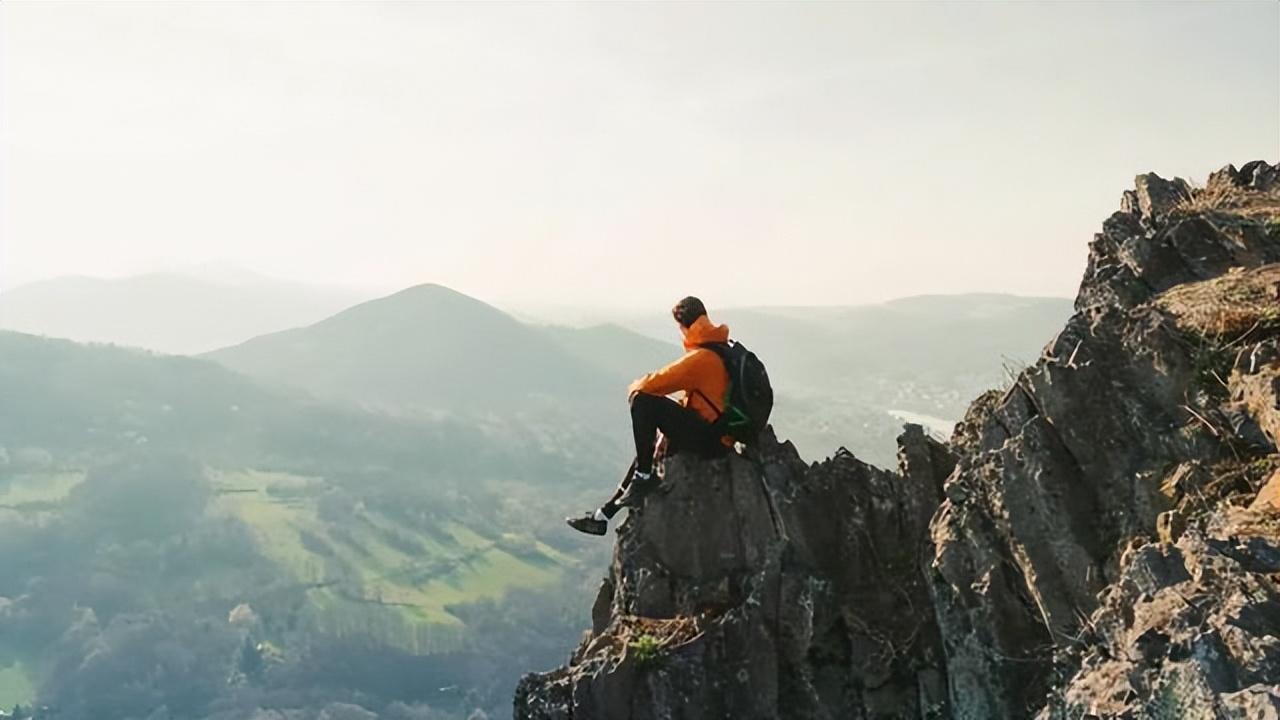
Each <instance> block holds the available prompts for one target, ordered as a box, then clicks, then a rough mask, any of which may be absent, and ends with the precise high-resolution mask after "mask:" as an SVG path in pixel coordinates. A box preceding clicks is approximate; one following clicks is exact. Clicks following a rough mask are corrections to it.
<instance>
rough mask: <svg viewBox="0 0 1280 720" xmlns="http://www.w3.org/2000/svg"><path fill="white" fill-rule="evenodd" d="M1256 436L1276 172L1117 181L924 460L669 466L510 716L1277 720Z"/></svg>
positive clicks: (1277, 508) (1279, 320) (1264, 379)
mask: <svg viewBox="0 0 1280 720" xmlns="http://www.w3.org/2000/svg"><path fill="white" fill-rule="evenodd" d="M852 370H855V369H851V371H852ZM1278 439H1280V168H1278V167H1277V166H1274V165H1269V164H1267V163H1264V162H1253V163H1249V164H1247V165H1245V166H1243V167H1241V168H1239V169H1236V168H1234V167H1227V168H1224V169H1223V170H1221V171H1219V172H1217V173H1214V174H1213V175H1212V176H1211V177H1210V178H1209V181H1208V183H1207V184H1206V186H1205V187H1204V188H1202V189H1196V188H1193V187H1192V186H1190V185H1189V184H1187V183H1186V182H1183V181H1181V180H1172V181H1168V180H1164V179H1162V178H1160V177H1158V176H1155V175H1144V176H1140V177H1139V178H1138V179H1137V182H1136V187H1135V189H1134V190H1132V191H1129V192H1127V193H1125V195H1124V197H1123V198H1122V202H1121V210H1120V211H1119V212H1117V213H1115V214H1114V215H1112V216H1111V217H1110V218H1108V219H1107V220H1106V221H1105V222H1104V223H1103V229H1102V232H1101V233H1100V234H1098V235H1097V236H1096V237H1095V239H1094V241H1093V243H1092V244H1091V246H1090V255H1089V262H1088V267H1087V269H1086V272H1085V277H1084V280H1083V282H1082V284H1081V287H1080V292H1079V295H1078V297H1077V300H1076V313H1075V315H1074V316H1073V317H1072V318H1071V319H1070V320H1069V321H1068V323H1067V324H1066V327H1064V328H1063V330H1062V331H1061V332H1060V333H1059V334H1058V336H1057V337H1056V338H1054V339H1053V341H1052V342H1050V343H1049V345H1048V346H1047V347H1046V348H1045V350H1044V353H1043V355H1042V357H1041V358H1040V359H1039V361H1038V362H1036V363H1035V364H1034V365H1033V366H1032V367H1030V368H1028V369H1026V370H1025V371H1023V372H1022V373H1020V374H1019V375H1018V376H1017V378H1016V379H1015V380H1014V381H1013V382H1012V384H1011V385H1010V386H1009V387H1008V388H1006V389H1004V390H1000V391H992V392H989V393H987V394H985V395H983V396H982V397H980V398H978V399H977V400H976V401H975V402H974V403H973V405H972V406H971V407H970V409H969V411H968V413H967V415H966V417H965V418H964V420H963V421H962V422H961V423H960V424H959V425H958V426H957V428H956V431H955V434H954V435H953V437H952V438H951V440H950V442H949V443H947V444H946V445H943V444H941V443H938V442H936V441H933V440H930V439H929V438H927V437H926V436H925V435H924V434H923V432H922V431H921V430H920V429H919V428H914V427H908V429H907V432H906V433H905V434H904V435H903V437H902V438H900V448H901V449H900V452H899V460H900V467H899V471H898V472H896V473H894V472H888V471H884V470H879V469H876V468H873V467H871V466H868V465H866V464H864V463H861V462H859V461H858V460H856V459H855V458H853V457H852V456H850V455H848V454H847V453H840V454H837V455H836V456H835V457H833V458H832V459H830V460H828V461H826V462H823V463H819V464H815V465H811V466H805V465H804V464H803V463H802V462H801V461H800V460H799V458H798V457H797V456H796V454H795V452H794V450H793V449H792V448H791V447H790V446H789V445H785V444H781V445H780V444H777V443H776V441H774V440H773V439H772V438H770V439H768V440H767V441H766V442H765V443H763V445H762V446H761V447H760V448H759V449H758V450H757V451H756V453H757V454H755V455H754V456H752V457H750V458H748V457H738V456H733V457H730V458H728V459H726V460H723V461H717V462H713V463H705V462H700V461H697V460H693V459H687V458H675V459H672V460H671V461H669V462H668V464H667V466H666V469H665V473H666V474H665V480H664V484H665V486H666V487H667V488H668V489H669V490H668V492H667V493H666V494H663V495H659V496H655V497H653V498H651V499H650V500H649V501H648V502H647V504H646V506H645V507H644V508H643V509H642V510H640V511H637V512H635V513H634V514H633V515H632V517H630V518H628V520H627V521H626V522H625V523H624V524H623V526H622V527H621V528H620V529H619V537H618V542H617V546H616V549H615V555H614V562H613V567H612V569H611V575H610V577H609V579H608V580H606V582H605V584H604V587H603V588H602V589H601V594H600V597H599V599H598V600H597V603H596V610H595V612H594V613H593V615H594V617H593V625H594V627H593V628H592V631H591V632H590V633H588V635H587V636H586V637H585V638H584V640H583V643H582V645H581V646H580V647H579V648H578V650H577V651H576V652H575V653H574V655H573V657H572V658H571V661H570V663H569V665H568V666H566V667H565V668H561V669H559V670H556V671H553V672H551V673H547V674H542V675H530V676H527V677H526V678H525V679H524V680H523V681H522V683H521V685H520V688H519V691H518V694H517V698H516V717H517V718H566V719H567V718H574V719H582V718H609V719H611V720H612V719H614V718H617V719H619V720H628V719H631V718H635V719H640V718H729V717H732V718H775V717H776V718H919V717H955V718H975V719H977V718H983V719H986V718H1028V717H1033V716H1039V717H1041V718H1044V719H1046V720H1058V719H1060V718H1062V719H1065V718H1079V717H1124V718H1165V717H1179V718H1182V717H1185V718H1231V717H1242V718H1243V717H1249V718H1253V717H1259V718H1261V717H1273V716H1274V717H1280V689H1277V688H1278V686H1280V586H1278V585H1277V581H1278V579H1280V518H1278V517H1277V513H1280V479H1276V478H1280V453H1278V451H1280V448H1278V447H1277V444H1276V443H1277V440H1278ZM1269 478H1270V479H1271V480H1270V481H1269ZM1264 485H1266V486H1267V487H1266V489H1265V491H1264V492H1262V493H1261V494H1259V491H1260V489H1263V488H1264Z"/></svg>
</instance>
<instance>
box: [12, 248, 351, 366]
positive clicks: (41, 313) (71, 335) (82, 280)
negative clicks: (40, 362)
mask: <svg viewBox="0 0 1280 720" xmlns="http://www.w3.org/2000/svg"><path fill="white" fill-rule="evenodd" d="M361 298H362V295H361V293H359V292H358V291H355V290H350V289H343V288H335V287H328V286H317V285H307V284H301V283H292V282H285V281H280V280H274V279H272V278H268V277H265V276H262V275H258V274H256V273H253V272H251V271H245V270H239V269H234V268H227V267H217V268H204V267H198V268H194V269H192V270H191V271H175V272H157V273H147V274H144V275H135V276H131V277H125V278H93V277H84V276H70V277H61V278H54V279H52V280H45V281H41V282H36V283H31V284H29V285H22V286H19V287H16V288H12V289H10V290H6V291H4V292H0V329H5V330H16V331H18V332H25V333H29V334H35V335H45V336H49V337H60V338H67V339H70V340H77V341H80V342H100V343H112V344H116V345H125V346H131V347H140V348H145V349H148V350H155V351H159V352H165V353H172V354H195V353H201V352H207V351H209V350H213V349H216V348H219V347H224V346H226V345H229V344H232V343H236V342H239V341H241V340H243V339H245V338H247V337H253V336H255V335H260V334H262V333H266V332H271V331H274V330H280V329H283V328H287V327H294V326H297V325H303V324H306V323H309V322H314V321H316V320H318V319H320V318H323V317H325V316H327V315H330V314H332V313H334V312H337V311H338V310H341V309H342V308H344V307H347V306H349V305H351V304H352V303H354V302H357V301H359V300H360V299H361Z"/></svg>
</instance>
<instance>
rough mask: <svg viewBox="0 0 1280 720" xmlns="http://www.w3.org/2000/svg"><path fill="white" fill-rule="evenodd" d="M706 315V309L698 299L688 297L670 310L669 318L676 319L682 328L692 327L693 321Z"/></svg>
mask: <svg viewBox="0 0 1280 720" xmlns="http://www.w3.org/2000/svg"><path fill="white" fill-rule="evenodd" d="M706 314H707V307H706V306H705V305H703V304H702V301H701V300H699V299H698V298H696V297H694V296H692V295H690V296H689V297H687V298H685V299H683V300H681V301H680V302H678V303H676V306H675V307H673V308H671V317H673V318H675V319H676V322H678V323H680V325H681V326H682V327H689V326H690V325H693V323H694V321H695V320H697V319H698V318H700V317H702V316H703V315H706Z"/></svg>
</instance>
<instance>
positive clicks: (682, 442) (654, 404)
mask: <svg viewBox="0 0 1280 720" xmlns="http://www.w3.org/2000/svg"><path fill="white" fill-rule="evenodd" d="M659 430H661V431H662V435H663V436H664V437H666V439H667V454H672V453H676V452H684V451H688V452H694V453H697V454H699V455H702V456H703V457H715V456H717V455H720V454H723V453H724V452H725V446H724V443H722V442H720V433H719V432H718V431H717V430H716V429H715V428H714V427H713V426H712V425H711V423H709V422H707V421H706V419H705V418H703V417H702V416H701V415H699V414H698V413H697V411H695V410H691V409H689V408H687V407H684V406H682V405H681V404H680V403H677V402H676V401H674V400H672V399H671V398H668V397H663V396H660V395H650V394H648V393H638V394H637V395H636V396H635V398H634V399H633V400H632V401H631V432H632V434H633V435H634V436H635V441H636V460H635V463H634V464H633V465H632V467H631V470H629V471H628V472H627V475H626V477H624V478H623V479H622V482H621V483H620V484H619V485H618V490H617V491H616V492H615V493H614V494H613V497H611V498H609V502H607V503H605V504H604V507H603V508H602V509H603V510H604V513H605V515H608V516H609V517H613V516H614V514H615V513H617V512H618V510H619V509H620V508H619V507H618V503H617V501H618V499H619V498H621V497H622V494H623V493H624V492H626V489H627V486H628V485H630V484H631V476H632V473H633V472H641V473H646V474H648V473H651V472H653V451H654V444H655V443H656V442H657V439H658V431H659Z"/></svg>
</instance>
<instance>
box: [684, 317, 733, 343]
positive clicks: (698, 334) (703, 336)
mask: <svg viewBox="0 0 1280 720" xmlns="http://www.w3.org/2000/svg"><path fill="white" fill-rule="evenodd" d="M683 334H684V349H685V350H692V349H694V348H696V347H698V346H699V345H701V344H703V343H722V342H728V341H729V326H728V325H714V324H712V322H711V320H710V318H708V317H707V316H706V315H703V316H702V317H700V318H698V319H697V320H694V321H693V324H692V325H690V326H689V328H688V329H687V330H684V331H683Z"/></svg>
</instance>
